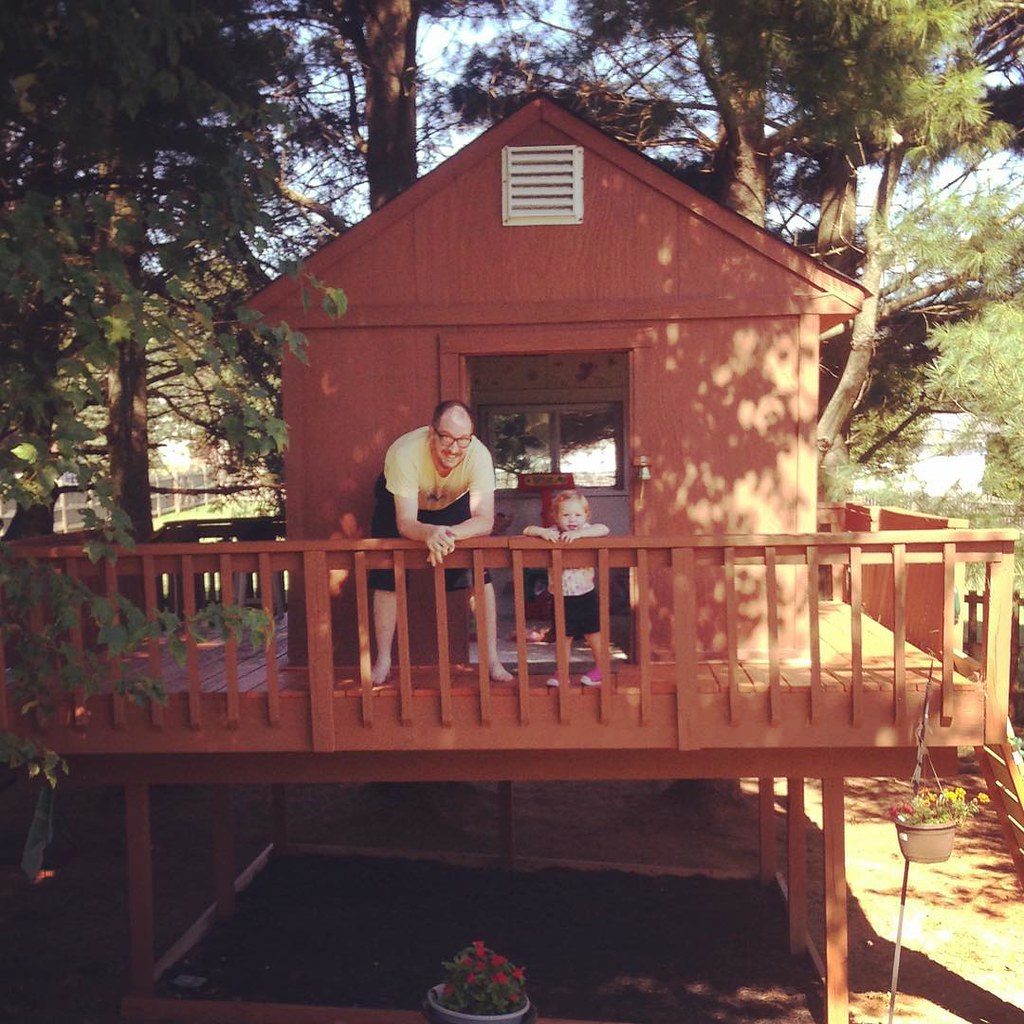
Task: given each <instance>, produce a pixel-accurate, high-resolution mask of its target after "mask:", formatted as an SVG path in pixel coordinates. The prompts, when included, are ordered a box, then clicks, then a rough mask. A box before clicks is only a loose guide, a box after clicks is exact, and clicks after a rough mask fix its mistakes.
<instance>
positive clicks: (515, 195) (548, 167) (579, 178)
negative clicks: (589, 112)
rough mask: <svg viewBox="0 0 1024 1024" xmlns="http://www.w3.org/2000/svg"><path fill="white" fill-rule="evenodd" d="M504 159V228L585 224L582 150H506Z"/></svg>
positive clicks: (502, 193) (552, 148)
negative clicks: (526, 225) (525, 225)
mask: <svg viewBox="0 0 1024 1024" xmlns="http://www.w3.org/2000/svg"><path fill="white" fill-rule="evenodd" d="M501 155H502V161H501V181H502V190H501V207H502V208H501V214H502V222H503V223H504V224H506V225H514V224H579V223H580V222H581V221H582V220H583V147H582V146H506V147H505V148H504V149H503V150H502V154H501Z"/></svg>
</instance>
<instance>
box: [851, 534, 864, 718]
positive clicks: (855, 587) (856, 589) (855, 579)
mask: <svg viewBox="0 0 1024 1024" xmlns="http://www.w3.org/2000/svg"><path fill="white" fill-rule="evenodd" d="M861 583H862V579H861V551H860V547H859V546H858V545H854V546H852V547H851V548H850V660H851V663H852V664H851V669H852V679H851V683H850V724H851V725H852V726H853V727H854V728H855V729H859V728H860V725H861V722H862V721H863V716H864V622H863V620H862V618H861V615H862V613H863V599H862V589H863V588H862V586H861Z"/></svg>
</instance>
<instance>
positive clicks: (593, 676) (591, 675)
mask: <svg viewBox="0 0 1024 1024" xmlns="http://www.w3.org/2000/svg"><path fill="white" fill-rule="evenodd" d="M580 683H581V684H582V685H583V686H600V685H601V670H600V669H599V668H597V667H596V666H595V667H594V668H592V669H591V670H590V671H589V672H588V673H587V674H586V675H585V676H580Z"/></svg>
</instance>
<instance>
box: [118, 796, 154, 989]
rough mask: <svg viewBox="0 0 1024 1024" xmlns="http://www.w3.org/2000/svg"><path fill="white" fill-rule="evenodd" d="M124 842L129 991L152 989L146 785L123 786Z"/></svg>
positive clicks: (150, 866)
mask: <svg viewBox="0 0 1024 1024" xmlns="http://www.w3.org/2000/svg"><path fill="white" fill-rule="evenodd" d="M124 809H125V815H124V817H125V845H126V852H127V862H128V865H127V866H128V937H129V943H130V950H129V955H130V961H131V989H130V991H131V993H132V995H136V996H148V995H152V993H153V843H152V838H151V830H150V806H149V786H148V785H147V784H146V783H144V782H129V783H128V784H127V785H125V787H124Z"/></svg>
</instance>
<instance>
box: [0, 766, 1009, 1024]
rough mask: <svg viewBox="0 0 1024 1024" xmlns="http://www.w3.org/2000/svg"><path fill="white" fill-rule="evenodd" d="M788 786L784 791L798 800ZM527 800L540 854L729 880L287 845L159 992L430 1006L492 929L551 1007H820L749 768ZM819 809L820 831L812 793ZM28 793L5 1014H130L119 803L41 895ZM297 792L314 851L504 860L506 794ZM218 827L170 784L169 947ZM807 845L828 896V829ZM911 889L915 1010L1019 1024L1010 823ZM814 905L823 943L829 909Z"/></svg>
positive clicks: (856, 827) (6, 889) (882, 895)
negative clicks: (723, 779)
mask: <svg viewBox="0 0 1024 1024" xmlns="http://www.w3.org/2000/svg"><path fill="white" fill-rule="evenodd" d="M968 781H969V782H970V781H971V780H968ZM895 792H896V788H895V787H894V786H890V785H889V784H883V785H879V784H878V783H873V782H868V781H861V780H853V781H851V782H850V784H849V789H848V799H847V820H848V828H847V871H848V878H849V882H850V888H851V900H850V929H851V931H850V955H851V964H850V968H851V974H850V980H851V987H852V989H853V992H854V996H853V1003H854V1014H853V1019H854V1021H855V1022H857V1024H867V1022H869V1021H871V1022H873V1021H878V1020H884V1019H885V1010H886V1006H885V993H886V991H887V989H888V982H889V973H890V970H891V964H892V959H891V958H892V940H893V938H894V936H895V929H896V920H897V912H898V908H899V889H900V882H901V879H902V860H901V858H900V857H899V854H898V852H897V849H896V843H895V837H894V835H893V830H892V826H891V825H889V824H888V823H886V822H885V821H884V820H882V817H881V815H882V813H883V812H884V808H885V807H886V806H887V805H888V803H889V802H890V799H891V798H892V796H893V795H894V794H895ZM784 793H785V787H784V784H782V783H780V784H779V789H778V806H779V809H780V810H782V808H783V807H784V802H785V801H784ZM515 794H516V795H515V804H516V840H517V850H518V852H519V853H520V854H521V855H523V856H524V857H549V858H572V859H584V860H590V861H594V862H622V863H629V864H636V865H643V864H648V865H651V864H668V865H674V866H676V867H678V868H682V869H694V870H707V869H709V868H711V869H713V870H714V872H715V873H716V875H717V876H718V877H716V878H705V877H692V878H688V877H666V876H660V877H647V876H642V875H637V874H629V873H623V872H620V871H610V870H603V869H597V870H593V871H586V872H579V871H566V870H563V869H561V868H557V869H556V868H545V869H543V870H540V871H530V872H522V873H518V872H517V873H509V872H505V871H502V870H500V869H498V868H488V869H479V868H473V869H470V868H456V867H452V866H448V865H440V864H436V863H431V862H427V861H422V860H419V861H416V860H414V861H408V860H402V861H382V860H379V859H368V858H365V857H349V858H322V857H309V856H301V857H299V856H296V857H289V858H285V859H282V860H279V861H277V862H275V863H273V864H272V865H271V867H269V868H268V869H267V871H266V872H265V873H264V874H262V875H261V876H259V877H258V878H257V880H256V881H255V882H254V884H253V886H252V887H251V888H250V889H249V890H248V891H247V892H246V893H245V894H244V895H243V897H242V898H241V899H240V901H239V912H238V915H237V916H236V918H235V919H234V920H233V921H231V922H228V923H226V924H224V925H222V926H219V927H218V929H217V930H215V932H214V933H213V934H212V935H211V936H210V937H209V938H208V939H207V940H206V942H205V943H204V944H203V946H202V947H200V949H199V950H197V952H196V954H195V955H194V956H193V958H192V960H191V962H190V963H188V964H186V965H183V966H182V967H180V968H178V969H177V970H176V971H173V972H171V974H170V975H169V976H168V977H167V978H166V979H165V981H164V983H163V984H164V985H165V986H166V987H167V990H168V991H171V990H174V988H175V986H174V985H173V983H172V978H174V977H176V976H177V975H178V974H180V973H188V974H194V975H198V976H200V977H203V978H205V979H206V982H205V984H204V987H203V989H202V990H200V992H199V994H200V995H203V996H209V995H213V994H217V995H221V996H224V997H231V996H242V997H244V998H246V999H260V998H268V999H274V1000H282V1001H288V1002H306V1003H317V1002H324V1003H327V1004H333V1005H352V1004H361V1005H377V1006H388V1005H391V1006H400V1007H407V1008H412V1007H414V1006H415V1005H417V1002H418V999H419V998H420V997H421V996H422V993H423V991H424V990H425V988H426V987H427V986H428V985H429V984H431V983H433V982H434V981H435V980H436V979H437V975H438V971H439V963H440V961H441V960H442V959H444V958H445V957H447V956H448V955H449V954H450V953H452V952H453V951H454V950H455V949H457V948H458V947H459V946H461V945H463V944H464V943H465V942H467V941H469V940H471V939H475V938H485V939H487V941H488V942H489V943H490V944H492V945H494V946H496V947H498V948H500V949H501V950H502V951H503V952H506V953H507V954H508V955H510V956H512V957H513V959H516V960H517V961H518V960H521V961H522V962H524V963H525V964H526V966H527V969H528V974H529V978H530V991H531V994H532V996H533V998H534V999H535V1000H536V1001H537V1003H538V1005H539V1006H540V1008H541V1011H542V1013H543V1014H545V1015H550V1016H561V1017H574V1016H576V1017H589V1018H591V1019H602V1018H603V1019H609V1020H619V1021H623V1020H625V1021H636V1022H643V1021H651V1022H656V1021H669V1020H671V1021H673V1022H675V1021H680V1020H686V1021H695V1022H700V1021H720V1022H732V1021H735V1022H739V1021H744V1022H751V1021H758V1022H760V1021H764V1022H768V1021H787V1022H788V1021H792V1022H800V1024H803V1022H805V1021H810V1020H812V1019H818V1020H820V1018H821V995H820V986H819V985H818V983H817V982H816V980H815V979H814V977H813V975H812V973H811V971H810V968H809V967H808V964H807V961H805V960H802V959H793V958H791V957H789V955H788V952H787V949H788V941H787V937H786V931H785V928H786V918H785V912H784V907H783V904H782V902H781V900H780V899H779V897H778V896H777V894H776V893H775V892H774V891H773V890H771V889H768V890H764V889H762V888H761V887H760V886H758V885H757V884H756V882H753V881H750V880H749V877H747V878H743V877H740V876H750V875H752V874H753V873H754V871H755V870H756V863H757V846H756V842H757V840H756V836H757V824H756V806H757V800H756V789H755V785H754V783H753V782H752V781H744V782H743V783H718V784H715V785H713V786H709V785H707V784H694V783H600V784H598V783H593V784H584V783H572V784H569V783H564V784H554V783H549V784H530V785H525V784H524V785H519V786H517V787H516V790H515ZM807 802H808V813H809V816H810V817H811V819H812V822H814V823H815V824H817V825H820V802H819V799H818V794H817V790H816V788H815V787H814V786H809V788H808V801H807ZM32 803H33V793H32V787H31V786H29V785H27V784H25V783H19V784H18V785H16V786H13V787H10V788H8V789H7V790H6V791H5V792H3V793H0V936H2V937H0V1020H2V1021H11V1022H14V1021H17V1022H19V1024H28V1022H40V1024H41V1022H43V1021H46V1022H55V1024H57V1022H66V1024H111V1022H113V1021H115V1020H116V1019H117V1014H116V1007H117V1003H118V999H119V996H120V994H121V992H122V991H123V987H124V984H125V967H126V964H125V941H126V940H125V924H124V898H123V892H124V877H123V836H122V829H123V826H122V822H123V807H122V804H121V799H120V795H119V794H118V792H117V791H116V790H103V789H100V790H74V789H72V788H70V787H68V788H66V789H64V790H63V791H62V792H61V793H59V802H58V808H59V813H58V822H57V824H58V838H57V842H56V843H55V846H54V850H53V865H54V867H55V871H56V873H55V875H54V876H53V877H52V878H50V879H48V880H46V881H44V882H41V883H38V884H36V885H30V884H29V883H28V882H27V881H26V880H25V879H24V878H23V877H22V876H21V875H20V873H19V872H18V870H17V868H16V866H15V865H16V863H17V861H18V859H19V857H20V846H21V843H22V841H23V839H24V834H25V829H26V827H27V823H28V820H29V818H30V817H31V811H32ZM289 806H290V811H291V835H292V838H293V840H294V841H295V842H301V843H333V844H346V845H347V844H353V845H360V846H366V847H379V848H391V849H403V850H408V851H421V852H422V851H441V852H448V853H451V854H458V853H469V852H474V851H476V852H493V851H495V850H496V849H497V814H496V796H495V787H493V786H484V785H479V786H477V785H469V784H453V785H445V786H435V785H417V786H402V787H395V786H362V787H356V786H332V787H292V788H291V789H290V790H289ZM235 808H236V818H237V823H238V836H239V862H240V864H241V863H245V862H247V860H248V859H249V858H251V856H253V855H254V854H255V853H256V852H257V851H258V850H259V849H260V848H261V846H262V845H263V844H264V843H265V842H266V841H267V837H268V833H269V822H270V811H269V797H268V793H267V791H266V790H265V789H263V788H260V787H245V788H239V789H237V790H236V792H235ZM781 818H782V816H781V814H780V831H779V838H780V841H781V839H782V825H781ZM209 819H210V809H209V799H208V796H207V794H206V793H204V792H202V791H200V790H196V789H193V788H189V787H166V788H160V789H157V790H156V791H155V793H154V806H153V827H154V853H155V874H156V905H157V914H158V938H157V943H158V947H159V949H160V950H162V949H164V948H166V947H167V946H168V945H169V944H170V943H171V942H172V941H173V940H174V939H175V938H177V936H178V935H179V934H180V933H181V932H182V931H183V930H184V929H185V927H187V925H188V924H189V923H191V921H192V920H194V919H195V918H196V917H197V916H198V914H199V913H200V912H201V911H202V910H203V909H204V908H205V906H206V905H207V904H208V903H209V901H210V898H211V896H212V874H211V871H210V866H209V855H208V852H207V851H208V850H209V849H210V842H209ZM809 846H810V849H809V864H810V870H811V876H812V877H811V885H812V893H815V892H820V862H821V843H820V833H819V832H818V830H817V828H813V827H812V829H811V830H810V833H809ZM782 866H784V860H783V864H782ZM733 876H735V877H733ZM910 881H911V894H910V900H909V903H908V909H907V918H906V923H905V926H904V941H905V953H904V960H903V972H902V977H901V986H900V987H901V997H900V1000H899V1003H898V1013H897V1019H898V1020H901V1021H915V1022H918V1021H919V1022H923V1024H947V1022H954V1021H971V1022H981V1021H990V1022H993V1024H1017V1022H1022V1024H1024V1010H1022V1007H1024V972H1020V971H1019V970H1018V969H1017V965H1018V958H1019V952H1018V951H1019V944H1020V936H1021V935H1022V934H1024V901H1022V900H1021V897H1020V892H1019V889H1018V888H1017V884H1016V881H1015V878H1014V876H1013V874H1012V872H1011V869H1010V862H1009V857H1008V856H1007V855H1006V853H1005V852H1004V851H1003V849H1002V844H1001V837H1000V834H999V831H998V826H997V824H996V822H995V821H994V819H993V818H992V816H991V815H990V816H988V817H987V818H986V819H982V820H979V821H976V822H975V823H972V825H971V826H970V827H969V828H968V829H967V830H966V831H965V832H964V833H963V834H962V835H961V836H960V837H959V838H958V846H957V851H956V853H955V855H954V858H953V860H952V861H950V862H949V863H948V864H946V865H934V866H918V865H915V866H914V868H913V870H912V872H911V879H910ZM811 918H812V933H813V934H815V936H816V938H817V941H818V942H819V943H820V942H821V927H822V926H821V908H820V906H819V905H818V904H817V903H815V904H814V905H813V906H812V913H811Z"/></svg>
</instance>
